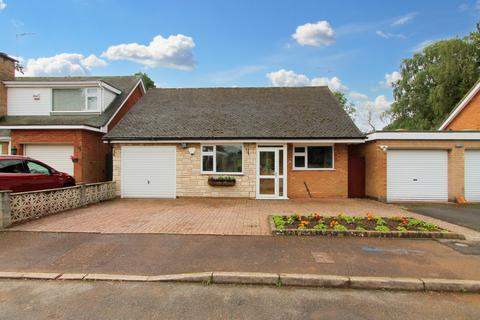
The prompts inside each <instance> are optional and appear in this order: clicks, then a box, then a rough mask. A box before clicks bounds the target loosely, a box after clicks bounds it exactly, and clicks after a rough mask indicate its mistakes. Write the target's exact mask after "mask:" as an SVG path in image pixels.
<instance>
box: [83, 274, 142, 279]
mask: <svg viewBox="0 0 480 320" xmlns="http://www.w3.org/2000/svg"><path fill="white" fill-rule="evenodd" d="M83 279H84V280H110V281H147V280H148V276H137V275H126V274H99V273H91V274H87V275H86V276H85V278H83Z"/></svg>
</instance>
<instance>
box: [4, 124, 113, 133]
mask: <svg viewBox="0 0 480 320" xmlns="http://www.w3.org/2000/svg"><path fill="white" fill-rule="evenodd" d="M0 129H10V130H70V129H74V130H75V129H79V130H88V131H94V132H101V133H107V131H105V130H104V129H103V128H100V129H99V128H94V127H90V126H84V125H25V126H0Z"/></svg>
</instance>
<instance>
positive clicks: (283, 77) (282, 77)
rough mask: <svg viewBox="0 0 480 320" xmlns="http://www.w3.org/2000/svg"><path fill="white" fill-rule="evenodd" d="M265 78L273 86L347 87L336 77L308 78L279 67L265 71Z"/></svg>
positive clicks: (341, 88)
mask: <svg viewBox="0 0 480 320" xmlns="http://www.w3.org/2000/svg"><path fill="white" fill-rule="evenodd" d="M267 78H268V79H269V80H270V82H271V84H272V86H274V87H302V86H328V87H329V88H330V90H332V91H346V90H348V88H347V87H346V86H345V85H344V84H343V83H342V81H341V80H340V79H339V78H337V77H333V78H327V77H318V78H312V79H310V78H308V77H307V76H306V75H304V74H300V73H295V72H294V71H292V70H285V69H280V70H277V71H273V72H270V73H267Z"/></svg>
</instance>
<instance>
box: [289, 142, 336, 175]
mask: <svg viewBox="0 0 480 320" xmlns="http://www.w3.org/2000/svg"><path fill="white" fill-rule="evenodd" d="M293 169H297V170H328V169H333V146H293Z"/></svg>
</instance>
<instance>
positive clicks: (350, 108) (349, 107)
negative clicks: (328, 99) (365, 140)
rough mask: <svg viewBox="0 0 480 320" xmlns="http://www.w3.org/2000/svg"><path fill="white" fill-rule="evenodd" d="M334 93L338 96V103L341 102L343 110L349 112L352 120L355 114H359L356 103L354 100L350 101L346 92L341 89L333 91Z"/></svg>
mask: <svg viewBox="0 0 480 320" xmlns="http://www.w3.org/2000/svg"><path fill="white" fill-rule="evenodd" d="M333 95H334V96H335V98H337V100H338V103H340V105H341V106H342V108H343V110H345V112H347V114H348V115H349V116H350V118H352V120H353V119H355V116H356V114H357V109H356V108H355V105H354V104H353V103H352V102H350V101H348V99H347V97H346V96H345V94H344V93H343V92H341V91H335V92H333Z"/></svg>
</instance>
